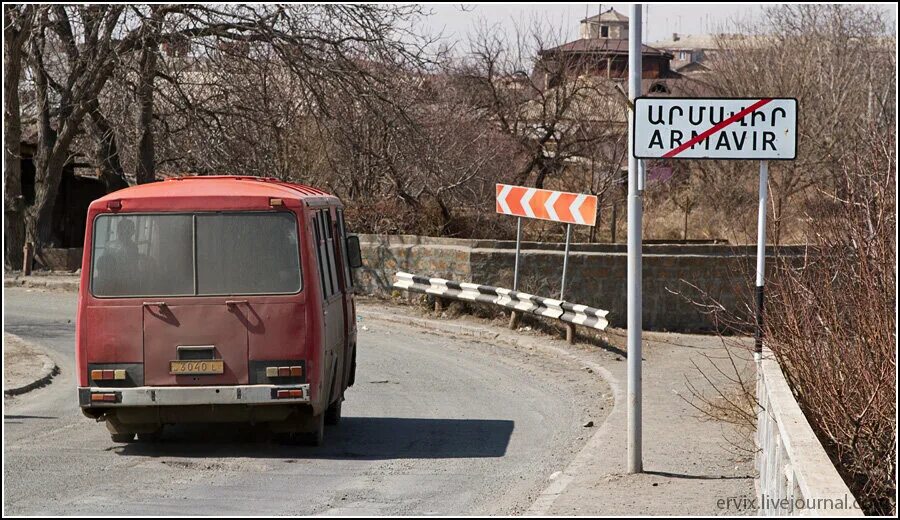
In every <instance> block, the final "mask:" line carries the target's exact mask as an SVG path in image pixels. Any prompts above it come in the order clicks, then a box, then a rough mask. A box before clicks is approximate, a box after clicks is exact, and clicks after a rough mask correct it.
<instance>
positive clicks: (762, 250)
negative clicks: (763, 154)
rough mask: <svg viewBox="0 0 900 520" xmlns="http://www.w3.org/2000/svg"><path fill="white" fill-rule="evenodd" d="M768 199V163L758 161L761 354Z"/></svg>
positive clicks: (758, 327) (758, 324)
mask: <svg viewBox="0 0 900 520" xmlns="http://www.w3.org/2000/svg"><path fill="white" fill-rule="evenodd" d="M768 199H769V161H759V215H758V217H757V221H756V233H757V238H756V345H755V348H754V352H755V354H756V356H757V357H759V355H760V354H761V353H762V339H763V293H764V287H765V285H766V202H767V201H768Z"/></svg>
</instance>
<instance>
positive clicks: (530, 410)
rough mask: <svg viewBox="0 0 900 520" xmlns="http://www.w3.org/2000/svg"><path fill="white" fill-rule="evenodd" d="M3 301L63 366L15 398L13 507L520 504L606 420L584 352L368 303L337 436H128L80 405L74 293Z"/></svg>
mask: <svg viewBox="0 0 900 520" xmlns="http://www.w3.org/2000/svg"><path fill="white" fill-rule="evenodd" d="M5 296H6V300H5V320H6V323H5V328H6V330H7V331H8V332H12V333H14V334H18V335H19V336H21V337H23V338H24V339H26V340H31V341H35V342H38V343H41V344H43V345H45V346H46V347H47V348H48V350H49V354H50V355H51V357H53V358H54V359H55V361H56V362H57V364H58V365H59V366H60V368H61V373H60V374H59V375H58V376H57V377H56V378H55V379H54V380H53V382H52V384H50V385H49V386H47V387H44V388H41V389H38V390H35V391H32V392H30V393H28V394H25V395H23V396H19V397H16V398H8V399H6V400H5V413H4V446H3V448H4V450H3V451H4V475H5V484H6V485H5V488H4V499H5V507H4V513H5V514H30V515H49V514H80V515H119V514H126V515H166V514H176V515H178V514H236V515H258V514H266V515H277V514H292V515H307V514H347V515H366V514H401V515H402V514H445V515H450V514H502V513H520V512H523V511H525V510H527V508H528V507H529V506H530V505H531V503H532V502H533V500H534V499H535V497H536V496H537V494H538V493H539V492H540V491H541V490H542V489H543V488H544V487H545V486H546V485H547V483H548V477H549V476H550V475H551V474H552V473H554V472H556V471H559V470H561V469H563V468H564V467H565V465H566V464H567V463H568V462H569V461H570V460H571V459H572V458H573V457H574V454H575V453H576V452H577V450H578V449H579V448H580V447H581V445H583V443H584V441H585V438H586V437H587V436H588V435H589V434H590V431H589V430H588V429H585V428H582V424H583V423H584V422H585V419H587V418H590V419H593V420H594V421H595V423H598V424H599V422H600V420H601V419H602V418H601V417H598V415H597V414H598V413H599V412H598V411H597V410H596V409H592V408H591V406H592V405H591V403H592V402H595V401H596V397H597V396H598V395H602V393H603V392H606V391H608V388H606V387H605V385H604V384H603V383H602V381H600V380H598V378H596V377H592V376H589V375H588V374H586V373H585V371H584V370H582V367H579V366H577V364H575V363H573V362H568V363H569V364H566V363H567V362H566V361H565V360H561V359H551V358H547V357H546V355H542V354H540V353H536V352H522V351H519V350H517V349H516V348H513V347H503V346H499V345H487V344H484V343H478V342H475V341H473V340H470V339H464V340H461V339H457V338H453V337H450V336H445V335H435V334H431V333H428V331H425V330H423V329H419V328H415V327H413V326H406V325H398V324H396V323H389V322H382V321H379V320H377V319H373V318H371V317H367V315H366V306H365V305H363V306H361V313H360V314H361V316H362V321H361V322H360V326H361V329H362V330H361V332H360V351H359V356H360V359H359V369H358V370H359V371H358V373H357V383H356V385H355V386H354V387H352V388H351V389H349V391H348V393H347V400H346V401H345V403H344V407H343V411H344V420H343V421H342V422H341V424H340V425H338V426H336V427H329V429H328V430H327V431H326V438H325V446H323V447H321V448H313V447H293V446H282V445H278V444H274V443H271V442H270V441H268V440H267V439H266V438H265V437H264V436H262V435H259V434H258V432H257V431H255V430H253V429H252V428H249V427H244V426H237V425H227V424H226V425H193V426H180V427H174V428H171V429H168V430H167V431H166V435H165V439H164V441H163V442H162V443H159V444H127V445H126V444H116V443H113V442H112V441H110V439H109V435H108V433H107V430H106V428H105V426H104V425H103V424H100V423H95V422H93V421H91V420H89V419H87V418H86V417H84V416H83V415H81V413H80V411H79V410H78V407H77V399H76V393H75V382H74V378H73V369H74V363H75V357H74V330H75V325H74V319H75V300H76V296H75V295H74V294H72V293H65V292H42V291H37V290H31V291H29V290H25V289H6V291H5ZM384 309H385V308H380V310H381V311H382V312H383V311H384ZM592 413H593V414H594V415H591V414H592Z"/></svg>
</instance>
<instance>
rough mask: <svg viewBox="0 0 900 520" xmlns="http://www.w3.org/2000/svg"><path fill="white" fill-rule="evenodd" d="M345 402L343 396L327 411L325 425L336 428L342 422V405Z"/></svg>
mask: <svg viewBox="0 0 900 520" xmlns="http://www.w3.org/2000/svg"><path fill="white" fill-rule="evenodd" d="M343 402H344V398H343V396H341V397H339V398H338V400H337V401H335V402H333V403H331V406H329V407H328V409H327V410H325V424H327V425H329V426H334V425H336V424H338V423H339V422H341V403H343Z"/></svg>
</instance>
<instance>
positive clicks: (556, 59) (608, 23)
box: [534, 8, 681, 93]
mask: <svg viewBox="0 0 900 520" xmlns="http://www.w3.org/2000/svg"><path fill="white" fill-rule="evenodd" d="M580 36H581V37H580V38H579V39H577V40H574V41H571V42H567V43H564V44H563V45H559V46H557V47H553V48H549V49H543V50H541V51H539V52H538V61H537V65H536V66H535V72H534V75H535V78H536V79H538V78H540V79H543V83H544V85H545V87H546V88H552V87H554V86H556V85H559V84H560V83H562V78H563V76H566V77H572V76H593V77H601V78H607V79H613V80H618V81H623V82H624V81H625V80H626V79H627V78H628V17H627V16H625V15H624V14H622V13H619V12H618V11H616V10H615V9H612V8H610V9H608V10H606V11H604V12H602V13H600V14H597V15H595V16H592V17H589V18H585V19H584V20H582V21H581V28H580ZM641 55H642V77H643V78H644V79H650V80H657V81H655V82H653V84H652V85H651V86H650V88H649V89H648V90H649V91H650V92H658V93H669V92H671V89H670V88H669V87H668V86H667V84H666V83H667V80H672V79H678V78H680V77H681V76H680V75H679V74H678V73H677V72H675V71H673V70H672V69H671V67H670V63H671V61H672V59H673V58H674V56H673V55H672V54H671V53H669V52H668V51H666V50H663V49H657V48H654V47H651V46H648V45H642V46H641Z"/></svg>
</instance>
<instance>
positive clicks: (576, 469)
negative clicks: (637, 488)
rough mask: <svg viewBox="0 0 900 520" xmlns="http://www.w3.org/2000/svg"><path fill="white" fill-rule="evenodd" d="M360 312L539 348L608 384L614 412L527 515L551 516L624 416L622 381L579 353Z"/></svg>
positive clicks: (476, 329)
mask: <svg viewBox="0 0 900 520" xmlns="http://www.w3.org/2000/svg"><path fill="white" fill-rule="evenodd" d="M360 310H361V311H362V312H361V314H363V315H366V316H367V317H370V318H373V319H377V320H381V321H388V322H393V323H401V324H405V325H409V324H413V325H419V326H427V327H431V328H437V329H440V330H441V331H443V332H450V333H453V334H464V335H467V336H470V337H474V338H477V339H495V340H499V341H502V342H504V343H506V344H515V343H518V344H520V345H521V344H523V343H524V344H527V346H529V347H533V348H536V349H540V350H542V351H544V352H545V353H552V354H555V355H560V356H563V357H567V358H569V359H571V360H573V361H576V362H578V363H579V364H582V365H583V366H586V367H588V368H590V369H591V370H593V371H594V373H596V374H598V375H599V376H600V377H601V378H603V380H604V381H605V382H606V384H607V385H609V387H610V389H611V390H612V393H613V409H612V411H610V413H609V414H607V416H606V418H605V419H604V420H603V423H602V424H600V426H599V428H597V430H596V432H595V433H594V434H593V435H592V436H591V437H590V438H589V439H588V440H587V442H586V443H585V444H584V446H583V447H582V448H581V449H580V450H579V451H578V453H576V454H575V457H573V458H572V460H571V461H570V462H569V464H568V465H566V467H565V468H563V470H562V471H559V472H556V473H554V474H552V475H550V476H549V477H548V479H549V480H550V483H549V484H547V486H546V487H545V488H544V490H543V491H541V492H540V493H539V494H538V496H537V498H536V499H535V500H534V502H532V504H531V507H529V508H528V509H527V510H526V511H525V513H524V515H525V516H546V515H547V514H548V513H549V511H550V509H551V508H552V507H553V504H554V503H555V502H556V499H557V498H559V496H560V495H562V494H563V493H565V491H566V488H568V487H569V484H571V483H572V481H573V480H574V479H575V476H576V475H578V474H580V473H581V472H582V470H583V468H584V467H586V466H587V465H588V464H589V463H590V461H592V460H594V459H595V458H596V457H595V454H596V453H597V452H598V451H599V450H600V447H601V446H602V443H603V440H604V437H606V436H607V435H609V433H610V428H611V426H610V424H611V419H612V418H614V417H617V416H618V415H620V414H623V413H625V412H624V406H623V402H622V400H623V398H624V389H623V388H622V386H621V385H622V383H621V381H619V379H618V378H617V377H615V376H614V375H613V374H612V372H610V371H609V370H608V369H607V368H606V367H603V366H602V365H600V364H598V363H597V362H595V361H593V360H590V359H586V358H584V357H582V356H580V355H578V353H576V352H573V351H569V350H567V349H564V348H559V347H555V346H552V345H547V344H545V343H543V342H541V341H537V340H535V339H532V338H530V337H528V336H517V338H516V340H515V342H514V341H512V340H511V339H508V338H504V337H503V335H504V334H503V333H501V332H494V331H491V330H490V329H489V328H487V327H481V326H472V325H460V324H457V323H445V322H443V321H441V320H438V319H434V318H431V319H428V318H420V317H416V316H403V317H402V318H401V317H396V316H393V315H391V314H386V313H383V312H379V311H373V310H369V309H365V310H362V309H360ZM503 332H506V331H503ZM512 333H514V332H513V331H510V334H512Z"/></svg>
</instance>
